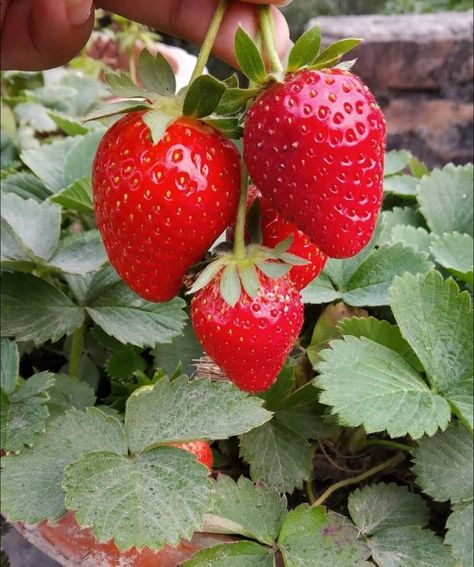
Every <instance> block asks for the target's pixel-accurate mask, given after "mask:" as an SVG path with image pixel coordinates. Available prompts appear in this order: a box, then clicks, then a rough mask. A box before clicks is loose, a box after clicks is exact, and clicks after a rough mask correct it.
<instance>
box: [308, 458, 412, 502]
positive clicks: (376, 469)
mask: <svg viewBox="0 0 474 567" xmlns="http://www.w3.org/2000/svg"><path fill="white" fill-rule="evenodd" d="M404 459H405V456H404V455H403V454H402V453H397V454H396V455H395V456H394V457H392V458H391V459H389V460H388V461H384V462H383V463H380V464H379V465H377V466H376V467H372V468H371V469H369V470H368V471H365V472H363V473H361V474H359V475H357V476H353V477H351V478H346V479H344V480H340V481H339V482H336V483H335V484H332V485H331V486H330V487H329V488H327V489H326V490H325V491H324V492H323V493H322V494H321V496H320V497H319V498H318V499H317V500H315V501H314V503H313V504H312V506H320V505H321V504H323V503H324V502H325V501H326V500H327V499H328V498H329V496H331V494H333V493H334V492H336V490H339V489H340V488H344V487H345V486H349V485H351V484H359V482H362V481H363V480H365V479H366V478H369V477H371V476H373V475H374V474H377V473H379V472H382V471H384V470H386V469H391V468H393V467H395V466H397V465H398V464H399V463H401V462H402V461H403V460H404Z"/></svg>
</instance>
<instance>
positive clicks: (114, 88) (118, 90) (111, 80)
mask: <svg viewBox="0 0 474 567" xmlns="http://www.w3.org/2000/svg"><path fill="white" fill-rule="evenodd" d="M145 54H146V55H148V56H149V57H151V58H152V59H153V56H152V55H150V54H149V52H148V51H146V50H145V49H144V50H143V51H142V52H141V54H140V59H142V58H143V57H145V56H146V55H145ZM104 80H105V82H106V84H107V88H108V90H109V91H110V92H111V93H112V94H113V95H114V96H117V97H120V98H134V97H141V98H145V97H146V95H147V93H146V92H145V91H144V90H143V89H141V88H140V87H138V86H137V85H136V84H135V83H134V82H133V81H132V79H131V78H130V77H129V76H128V75H125V73H105V76H104ZM143 86H145V85H143ZM129 102H130V101H129Z"/></svg>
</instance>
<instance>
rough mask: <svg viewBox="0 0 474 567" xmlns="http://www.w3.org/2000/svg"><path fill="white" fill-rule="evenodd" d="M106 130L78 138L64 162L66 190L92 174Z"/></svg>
mask: <svg viewBox="0 0 474 567" xmlns="http://www.w3.org/2000/svg"><path fill="white" fill-rule="evenodd" d="M104 132H105V130H104V129H102V128H101V129H97V130H92V131H91V132H89V133H88V134H86V135H85V136H76V137H75V138H73V139H74V140H78V141H77V143H76V144H75V145H74V146H73V147H72V148H71V149H70V150H69V152H68V153H67V155H66V160H65V162H64V181H65V183H64V185H63V186H62V187H60V189H64V187H66V186H67V185H70V184H71V183H73V182H74V181H77V180H78V179H83V178H84V177H87V176H88V175H90V174H91V170H92V161H93V160H94V157H95V154H96V152H97V146H98V145H99V142H100V140H101V139H102V136H103V135H104Z"/></svg>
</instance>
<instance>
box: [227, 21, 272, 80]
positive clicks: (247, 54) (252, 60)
mask: <svg viewBox="0 0 474 567" xmlns="http://www.w3.org/2000/svg"><path fill="white" fill-rule="evenodd" d="M234 51H235V56H236V58H237V62H238V64H239V66H240V68H241V70H242V72H243V73H244V75H246V76H247V77H248V78H249V79H250V80H251V81H252V82H254V83H257V84H259V83H263V82H264V81H265V76H266V73H265V65H264V63H263V59H262V56H261V55H260V52H259V50H258V47H257V46H256V45H255V43H254V42H253V40H252V38H251V37H250V36H249V35H248V34H247V32H246V31H245V30H244V29H243V28H242V27H240V26H239V29H238V30H237V33H236V34H235V42H234Z"/></svg>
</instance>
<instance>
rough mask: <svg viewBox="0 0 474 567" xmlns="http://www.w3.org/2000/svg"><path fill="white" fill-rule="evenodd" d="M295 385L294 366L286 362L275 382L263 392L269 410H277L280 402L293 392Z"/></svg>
mask: <svg viewBox="0 0 474 567" xmlns="http://www.w3.org/2000/svg"><path fill="white" fill-rule="evenodd" d="M294 387H295V373H294V371H293V367H292V366H289V365H288V364H285V366H283V368H282V369H281V370H280V372H279V374H278V376H277V379H276V380H275V382H273V384H272V385H271V386H270V388H269V389H268V390H267V391H266V392H263V393H262V394H261V396H262V398H263V399H264V400H265V407H266V408H267V409H268V410H269V411H275V409H276V408H277V407H278V406H279V404H280V403H282V401H283V400H285V398H287V397H288V396H289V395H290V394H291V392H292V391H293V390H294Z"/></svg>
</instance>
